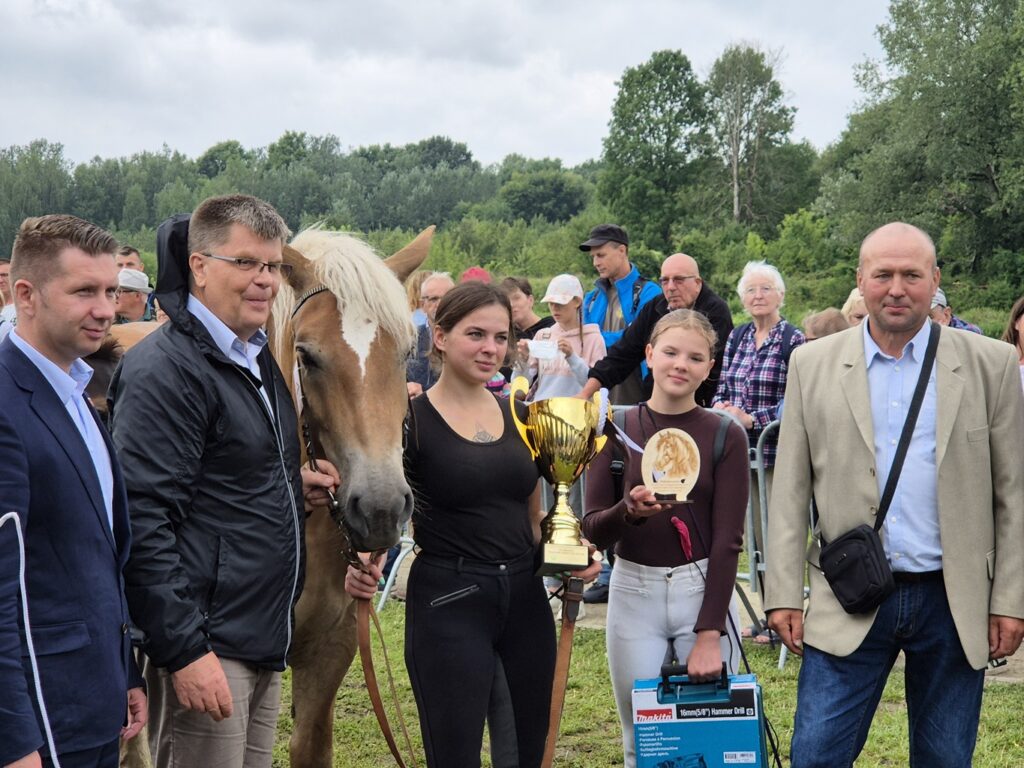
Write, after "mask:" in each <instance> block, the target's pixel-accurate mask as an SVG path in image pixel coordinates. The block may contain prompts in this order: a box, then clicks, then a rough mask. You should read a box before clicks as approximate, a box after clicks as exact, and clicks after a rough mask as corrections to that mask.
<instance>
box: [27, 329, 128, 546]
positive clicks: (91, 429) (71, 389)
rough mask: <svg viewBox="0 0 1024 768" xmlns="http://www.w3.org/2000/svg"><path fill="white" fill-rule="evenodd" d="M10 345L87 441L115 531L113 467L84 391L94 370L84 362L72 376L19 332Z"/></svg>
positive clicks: (75, 365)
mask: <svg viewBox="0 0 1024 768" xmlns="http://www.w3.org/2000/svg"><path fill="white" fill-rule="evenodd" d="M10 336H11V342H12V343H13V344H14V346H16V347H17V348H18V349H20V350H21V351H22V352H23V353H24V354H25V357H27V358H28V359H29V360H30V361H31V362H32V364H33V365H34V366H35V367H36V368H38V369H39V372H40V373H41V374H43V378H45V379H46V381H47V382H49V384H50V386H51V387H53V391H54V392H55V393H56V395H57V399H58V400H60V402H61V404H62V405H63V406H64V408H66V409H67V412H68V416H69V417H70V419H71V422H72V423H73V424H74V425H75V428H76V429H77V430H78V433H79V434H80V435H81V436H82V440H84V441H85V447H86V450H88V451H89V456H90V458H91V459H92V464H93V467H94V468H95V470H96V478H97V479H98V480H99V484H100V491H101V492H102V493H103V506H104V508H105V509H106V513H107V525H109V526H110V531H111V532H113V531H114V470H113V468H112V467H111V464H110V452H109V451H108V450H107V444H106V442H104V440H103V433H102V432H100V425H99V423H97V421H96V419H95V417H94V416H93V415H92V412H91V411H90V410H89V405H88V403H86V401H85V387H86V385H88V383H89V380H90V379H91V378H92V368H90V367H89V366H88V365H86V364H85V363H83V362H82V361H81V360H75V362H73V363H72V364H71V373H70V375H69V374H67V373H65V372H64V371H63V370H62V369H61V368H60V366H58V365H57V364H56V363H54V362H53V361H52V360H50V359H49V358H46V357H44V356H43V355H42V353H40V352H39V351H38V350H37V349H36V348H35V347H33V346H32V345H31V344H29V343H28V342H27V341H25V340H24V339H23V338H21V336H19V335H18V329H17V328H15V329H14V330H13V331H11V334H10Z"/></svg>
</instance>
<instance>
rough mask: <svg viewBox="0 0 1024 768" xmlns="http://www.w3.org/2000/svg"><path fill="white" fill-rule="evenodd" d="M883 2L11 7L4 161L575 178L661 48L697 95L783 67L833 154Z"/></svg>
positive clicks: (0, 14)
mask: <svg viewBox="0 0 1024 768" xmlns="http://www.w3.org/2000/svg"><path fill="white" fill-rule="evenodd" d="M887 7H888V4H887V2H884V1H883V0H860V2H857V3H842V4H839V3H823V2H820V0H771V2H769V0H762V2H754V0H718V1H717V2H715V1H714V0H707V1H706V2H694V1H691V0H632V1H631V2H624V0H587V1H586V2H583V1H582V0H500V2H496V1H494V0H444V1H443V2H442V1H441V0H406V2H400V1H399V0H369V1H367V0H362V1H361V2H351V1H350V0H291V2H288V3H284V2H267V0H224V1H222V2H218V1H217V0H134V1H133V0H3V2H2V3H0V147H6V146H10V145H17V144H27V143H28V142H30V141H32V140H33V139H37V138H45V139H48V140H50V141H53V142H59V143H61V144H63V145H64V149H65V156H66V157H67V158H69V159H70V160H72V161H73V162H83V161H86V160H88V159H90V158H92V157H94V156H97V155H98V156H101V157H115V156H127V155H131V154H133V153H135V152H139V151H143V150H151V151H155V150H159V149H160V148H161V147H162V146H163V145H165V144H166V145H167V146H169V147H170V148H171V149H176V150H180V151H182V152H184V153H185V154H187V155H189V156H192V157H196V156H198V155H200V154H202V152H203V151H205V150H206V149H207V148H208V147H210V146H212V145H213V144H216V143H217V142H219V141H224V140H227V139H236V140H238V141H240V142H241V143H242V144H243V145H244V146H245V147H247V148H252V147H260V146H266V145H267V144H270V143H272V142H273V141H275V140H276V139H277V138H278V137H280V135H281V134H282V133H284V132H285V131H287V130H294V131H305V132H307V133H309V134H312V135H325V134H333V135H335V136H337V137H338V138H339V139H340V141H341V144H342V146H343V147H357V146H364V145H367V144H383V143H385V142H389V143H391V144H399V145H400V144H406V143H409V142H415V141H419V140H421V139H424V138H427V137H429V136H434V135H445V136H449V137H451V138H452V139H454V140H456V141H462V142H465V143H466V144H467V145H468V146H469V149H470V150H471V151H472V153H473V155H474V157H476V158H477V159H478V160H480V161H481V162H483V163H485V164H486V163H496V162H500V161H501V159H502V158H503V157H505V156H506V155H508V154H511V153H519V154H521V155H525V156H527V157H534V158H540V157H557V158H561V159H562V160H563V162H564V163H565V164H566V165H568V166H572V165H576V164H578V163H580V162H583V161H585V160H588V159H591V158H597V157H599V156H600V154H601V140H602V139H603V137H604V136H605V134H606V133H607V126H608V120H609V118H610V117H611V107H612V103H613V102H614V100H615V95H616V92H617V86H616V81H617V80H618V79H619V78H620V77H621V75H622V73H623V71H624V70H625V69H626V68H627V67H633V66H637V65H640V64H642V63H644V62H645V61H647V60H648V59H649V58H650V56H651V54H652V53H653V52H654V51H657V50H662V49H677V50H681V51H683V52H684V53H685V54H686V55H687V56H688V57H689V58H690V61H691V63H692V64H693V67H694V69H695V70H696V72H697V73H698V75H699V76H700V77H701V78H704V77H706V75H707V73H708V72H709V71H710V69H711V65H712V64H713V62H714V60H715V59H716V58H717V56H718V55H719V54H721V53H722V51H723V50H724V49H725V48H726V46H728V45H730V44H736V43H747V44H753V45H756V46H759V47H761V48H762V49H765V50H769V51H778V52H780V53H781V61H780V65H779V67H778V71H777V77H778V79H779V81H780V82H781V83H782V85H783V87H784V89H785V90H786V94H787V101H788V103H789V104H790V105H792V106H794V107H796V108H797V112H796V121H795V127H794V132H793V136H794V138H795V139H796V140H800V139H807V140H809V141H810V142H811V143H812V144H814V145H815V146H816V147H817V148H819V149H822V148H824V147H825V146H827V145H828V144H829V143H831V142H833V141H835V140H836V139H837V138H838V137H839V135H840V133H841V132H842V130H843V128H844V127H845V125H846V119H847V116H848V114H849V113H850V112H852V111H854V110H856V108H857V106H858V104H859V103H860V100H861V94H860V92H859V91H858V90H857V87H856V85H855V82H854V68H855V66H856V65H857V64H859V63H860V62H862V61H864V60H865V58H878V57H880V55H881V49H880V46H879V44H878V40H877V36H876V34H875V29H876V27H877V26H878V25H879V24H881V23H883V22H884V21H885V19H886V16H887Z"/></svg>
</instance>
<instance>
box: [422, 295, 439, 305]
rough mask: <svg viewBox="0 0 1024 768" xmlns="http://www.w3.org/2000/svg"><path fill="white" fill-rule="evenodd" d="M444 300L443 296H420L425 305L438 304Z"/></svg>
mask: <svg viewBox="0 0 1024 768" xmlns="http://www.w3.org/2000/svg"><path fill="white" fill-rule="evenodd" d="M443 298H444V297H443V296H420V301H421V302H422V303H423V304H437V302H439V301H440V300H441V299H443Z"/></svg>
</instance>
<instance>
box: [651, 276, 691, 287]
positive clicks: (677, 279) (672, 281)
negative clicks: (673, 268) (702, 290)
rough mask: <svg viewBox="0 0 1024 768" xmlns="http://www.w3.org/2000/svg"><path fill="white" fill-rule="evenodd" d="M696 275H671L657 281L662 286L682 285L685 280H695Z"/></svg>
mask: <svg viewBox="0 0 1024 768" xmlns="http://www.w3.org/2000/svg"><path fill="white" fill-rule="evenodd" d="M696 279H697V275H672V276H671V277H663V278H661V279H659V280H658V282H659V283H661V284H662V285H683V284H684V283H685V282H686V281H687V280H696Z"/></svg>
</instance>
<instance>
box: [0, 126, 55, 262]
mask: <svg viewBox="0 0 1024 768" xmlns="http://www.w3.org/2000/svg"><path fill="white" fill-rule="evenodd" d="M70 191H71V176H70V166H69V163H68V162H67V161H66V160H65V159H64V148H63V146H62V145H60V144H54V143H51V142H48V141H45V140H42V139H39V140H36V141H33V142H31V143H30V144H28V145H26V146H12V147H8V148H6V149H0V253H3V254H5V255H10V253H11V246H12V245H13V244H14V236H15V235H16V234H17V232H18V227H19V226H21V222H22V221H23V220H24V219H25V218H26V217H28V216H40V215H42V214H46V213H62V212H64V211H66V210H67V203H68V199H69V197H70Z"/></svg>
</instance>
